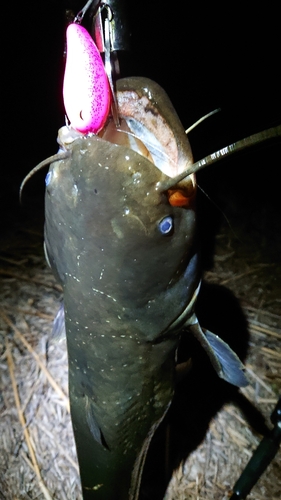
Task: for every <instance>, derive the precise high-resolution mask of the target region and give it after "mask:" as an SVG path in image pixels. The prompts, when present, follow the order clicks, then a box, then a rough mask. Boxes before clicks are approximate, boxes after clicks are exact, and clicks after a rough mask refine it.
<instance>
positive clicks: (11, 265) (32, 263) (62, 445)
mask: <svg viewBox="0 0 281 500" xmlns="http://www.w3.org/2000/svg"><path fill="white" fill-rule="evenodd" d="M0 250H1V252H0V267H1V270H0V274H1V283H2V285H1V290H0V296H1V315H0V327H1V330H0V370H1V381H0V384H1V385H0V387H1V393H0V394H1V395H0V415H1V419H0V498H2V499H5V500H15V499H17V500H25V499H34V500H35V499H40V500H41V499H48V500H49V499H54V500H81V490H80V484H79V476H78V466H77V461H76V454H75V445H74V440H73V435H72V428H71V422H70V416H69V404H68V398H67V390H68V389H67V353H66V345H65V341H62V342H61V343H57V342H55V341H54V340H53V339H52V338H51V324H52V320H53V318H54V315H55V314H56V311H57V308H58V304H59V300H60V298H61V293H60V289H59V287H58V286H57V284H56V283H55V280H54V278H53V277H52V275H51V273H50V271H49V269H48V268H47V266H46V264H45V262H44V257H43V252H42V236H41V234H40V233H36V232H32V231H29V232H28V233H27V232H23V231H18V232H17V233H14V234H13V235H10V236H9V237H8V238H7V239H6V240H5V241H3V242H2V245H1V249H0ZM216 255H217V258H216V260H215V265H214V268H213V269H212V271H211V272H209V273H208V274H207V276H206V277H207V279H208V280H209V281H213V282H215V283H218V284H221V283H224V284H227V287H229V288H230V289H232V291H233V292H234V293H235V295H236V296H237V297H239V298H240V300H241V304H242V306H243V310H244V313H245V314H246V316H247V319H248V322H249V332H250V343H249V353H248V357H247V362H246V366H247V370H248V374H249V378H250V381H251V383H250V385H249V387H247V388H245V389H243V390H242V391H241V392H242V393H243V394H244V395H245V396H246V397H247V398H248V399H249V400H250V401H251V402H252V403H253V404H254V405H255V406H256V407H258V408H259V409H260V411H261V412H262V413H263V415H264V416H265V417H268V416H269V415H270V413H271V411H272V410H273V408H274V405H275V403H276V400H277V398H278V395H279V394H280V393H281V354H280V339H281V317H280V314H279V311H280V294H279V289H278V287H279V286H280V283H279V280H278V279H276V277H278V275H280V272H281V270H280V265H279V266H277V265H274V264H272V263H268V262H254V263H253V264H252V263H251V261H250V260H249V259H248V260H247V258H246V257H245V256H244V255H243V256H242V257H241V256H240V255H239V250H238V251H237V250H236V248H234V247H233V242H232V239H231V237H230V236H229V234H228V233H227V231H226V232H225V234H223V235H221V236H220V237H219V239H218V245H217V250H216ZM260 439H261V436H260V435H257V433H256V432H255V431H254V430H253V428H252V427H251V426H250V424H249V423H248V422H247V421H246V420H245V417H244V415H243V414H242V412H241V410H239V408H237V407H235V406H234V405H232V404H231V403H229V402H228V403H227V404H225V405H224V406H223V407H222V409H221V410H220V411H219V412H218V413H217V414H216V415H215V417H214V418H213V419H212V420H211V422H210V425H209V429H208V431H207V434H206V435H205V438H204V441H203V442H202V443H201V444H200V445H199V447H198V448H197V449H196V450H195V451H193V452H192V453H191V454H190V455H189V457H188V458H187V460H186V461H185V462H184V463H182V464H181V466H180V467H179V468H178V469H177V470H176V471H175V472H174V475H173V477H172V480H171V482H170V484H169V487H168V490H167V493H166V496H165V499H166V500H219V499H220V500H223V499H224V500H226V499H227V498H228V494H229V491H230V490H231V487H232V486H233V484H234V483H235V481H236V479H237V478H238V477H239V475H240V472H241V471H242V469H243V467H244V466H245V464H246V463H247V461H248V460H249V458H250V456H251V454H252V451H253V450H254V449H255V447H256V446H257V444H258V443H259V441H260ZM280 458H281V456H280V452H279V454H278V455H277V457H276V458H275V460H274V461H273V462H272V463H271V465H270V467H269V468H268V470H267V473H266V474H265V475H263V476H262V478H261V479H260V481H259V483H258V484H257V485H256V486H255V488H254V489H253V491H252V493H251V494H250V495H249V499H255V500H260V499H263V500H265V499H269V498H270V499H271V500H277V499H280V496H281V467H280Z"/></svg>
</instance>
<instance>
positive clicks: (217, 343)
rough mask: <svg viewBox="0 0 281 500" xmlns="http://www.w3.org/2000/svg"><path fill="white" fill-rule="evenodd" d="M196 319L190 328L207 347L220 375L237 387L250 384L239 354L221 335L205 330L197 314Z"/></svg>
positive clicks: (205, 347)
mask: <svg viewBox="0 0 281 500" xmlns="http://www.w3.org/2000/svg"><path fill="white" fill-rule="evenodd" d="M194 320H195V321H194V323H193V324H191V325H189V329H190V331H191V333H192V334H193V335H194V337H196V338H197V340H198V341H199V342H200V344H201V345H202V347H203V348H204V349H205V351H206V353H207V354H208V356H209V358H210V361H211V363H212V365H213V367H214V369H215V370H216V372H217V374H218V376H219V377H220V378H222V379H224V380H226V381H227V382H229V383H230V384H232V385H236V386H237V387H245V386H246V385H248V383H249V381H248V379H247V377H246V375H245V373H244V369H245V367H244V365H243V363H242V362H241V361H240V359H239V358H238V356H237V354H235V352H234V351H233V350H232V349H231V348H230V347H229V345H228V344H227V343H226V342H224V341H223V340H222V339H221V338H220V337H218V336H217V335H215V334H214V333H212V332H210V331H209V330H204V331H203V330H202V328H201V326H200V325H199V322H198V319H197V318H196V316H195V315H194Z"/></svg>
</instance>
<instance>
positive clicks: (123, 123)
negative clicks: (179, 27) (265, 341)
mask: <svg viewBox="0 0 281 500" xmlns="http://www.w3.org/2000/svg"><path fill="white" fill-rule="evenodd" d="M117 101H118V114H119V121H120V123H119V125H116V123H114V121H113V119H112V118H111V117H109V118H108V119H107V121H106V122H105V123H104V124H103V125H102V129H101V130H99V131H97V133H96V134H93V133H88V132H87V133H81V132H78V131H75V130H73V129H72V128H71V127H69V126H66V127H63V128H62V129H60V131H59V137H58V142H59V144H60V151H59V153H58V154H57V155H54V156H53V157H51V158H49V159H47V160H45V161H44V162H42V163H41V164H40V165H39V168H41V167H42V166H44V165H46V164H47V163H50V164H51V166H50V170H49V172H48V174H47V178H46V196H45V251H46V256H47V260H48V262H49V264H50V266H51V268H52V270H53V272H54V274H55V275H56V277H57V279H58V281H59V282H60V284H61V285H62V287H63V293H64V310H65V327H66V337H67V350H68V361H69V395H70V407H71V418H72V424H73V430H74V436H75V441H76V447H77V455H78V461H79V467H80V475H81V482H82V490H83V497H84V499H85V500H90V499H97V500H137V499H138V497H139V489H140V482H141V476H142V470H143V466H144V462H145V458H146V454H147V450H148V447H149V444H150V441H151V438H152V436H153V434H154V432H155V430H156V428H157V427H158V425H159V423H160V422H161V421H162V420H163V418H164V416H165V415H166V413H167V411H168V409H169V407H170V404H171V401H172V398H173V394H174V390H175V379H176V369H177V349H178V347H179V343H180V339H181V336H182V335H186V334H187V332H188V331H189V332H191V333H192V334H193V335H195V336H196V337H197V339H198V340H199V341H200V342H201V344H202V346H203V347H204V348H205V349H206V351H207V353H208V355H209V357H210V360H211V362H212V364H213V366H214V368H215V369H216V371H217V373H218V374H219V376H221V377H222V378H224V379H225V380H227V381H228V382H230V383H232V384H234V385H237V386H244V385H246V384H247V379H246V376H245V374H244V372H243V365H242V363H241V362H240V361H239V359H238V357H237V356H236V354H235V353H233V351H232V350H231V349H230V347H229V346H228V345H227V344H226V343H225V342H223V341H222V340H221V339H219V337H217V336H216V335H214V334H213V333H211V332H209V331H208V330H206V331H203V330H202V329H201V327H200V325H199V323H198V320H197V317H196V315H195V312H194V306H195V303H196V298H197V296H198V293H199V288H200V280H201V272H200V266H199V260H198V248H197V241H196V207H195V198H196V181H195V176H194V172H195V171H196V170H197V169H199V168H202V166H204V165H207V164H208V162H213V161H217V159H219V158H220V157H222V156H223V153H222V152H221V154H219V152H218V153H216V154H215V155H211V156H210V158H209V159H208V158H207V159H205V160H202V161H201V163H200V162H199V163H197V164H193V158H192V153H191V149H190V145H189V142H188V139H187V137H186V134H185V131H184V129H183V127H182V125H181V123H180V121H179V118H178V116H177V114H176V112H175V110H174V108H173V106H172V104H171V102H170V100H169V98H168V96H167V95H166V93H165V92H164V90H163V89H162V88H161V87H160V86H159V85H157V84H156V83H155V82H153V81H151V80H149V79H146V78H138V77H132V78H126V79H120V80H118V81H117ZM262 134H263V135H261V134H257V135H256V136H252V138H250V143H251V144H252V143H253V142H258V141H260V140H265V139H268V138H271V137H274V136H280V135H281V127H277V128H276V129H270V131H266V132H265V133H262ZM248 142H249V141H248ZM241 144H242V143H237V145H234V146H231V147H229V149H228V150H227V148H225V149H224V154H229V153H230V152H231V151H234V150H235V149H239V147H240V146H241ZM245 145H247V140H246V143H243V147H245ZM37 168H38V167H37ZM35 170H36V169H35ZM28 177H29V176H28ZM24 182H25V181H24Z"/></svg>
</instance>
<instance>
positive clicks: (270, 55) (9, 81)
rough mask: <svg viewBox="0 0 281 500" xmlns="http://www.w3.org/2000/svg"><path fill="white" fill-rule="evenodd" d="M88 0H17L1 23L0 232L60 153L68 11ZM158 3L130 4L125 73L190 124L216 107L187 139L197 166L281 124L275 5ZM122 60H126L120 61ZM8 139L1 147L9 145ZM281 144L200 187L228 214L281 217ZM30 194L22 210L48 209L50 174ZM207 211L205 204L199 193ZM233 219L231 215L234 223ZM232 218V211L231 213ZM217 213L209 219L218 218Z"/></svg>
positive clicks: (220, 169) (211, 175)
mask: <svg viewBox="0 0 281 500" xmlns="http://www.w3.org/2000/svg"><path fill="white" fill-rule="evenodd" d="M83 4H84V0H83V1H77V0H65V1H55V0H46V1H45V2H43V1H41V2H37V1H36V2H35V1H34V0H33V1H30V2H24V3H20V2H15V3H12V4H11V6H9V7H7V8H5V12H3V16H2V30H1V33H2V51H1V52H2V56H1V59H2V65H1V66H2V72H1V74H2V78H1V80H2V98H1V107H2V110H1V117H2V147H3V149H2V162H1V183H0V196H1V197H0V208H1V225H2V226H6V227H7V226H8V227H10V225H11V223H12V221H13V220H14V216H13V214H14V213H16V216H15V218H16V220H18V213H21V214H22V213H23V212H22V210H21V211H20V212H18V209H19V205H18V188H19V184H20V182H21V180H22V179H23V177H24V176H25V175H26V174H27V172H28V171H29V170H31V169H32V168H33V167H34V166H35V165H36V164H37V163H38V162H40V161H41V160H43V159H44V158H46V157H48V156H49V155H51V154H53V153H55V152H56V151H57V144H56V136H57V130H58V128H59V127H60V126H61V125H63V124H64V109H63V103H62V78H63V59H62V53H63V47H64V33H65V16H64V13H65V9H66V8H72V9H73V10H74V12H78V11H79V10H80V9H81V7H82V6H83ZM271 5H272V4H271V3H267V4H264V5H263V10H260V9H258V8H257V6H256V5H254V4H252V3H251V2H246V3H245V2H244V4H243V8H242V7H241V6H239V4H236V3H235V4H234V3H227V4H224V9H223V10H222V9H221V7H219V5H218V3H217V4H216V3H215V4H214V3H211V2H209V3H208V4H207V3H206V2H199V1H197V2H187V1H184V0H181V1H179V2H174V3H170V4H167V2H162V1H159V0H151V1H149V2H140V1H127V12H128V20H129V22H130V24H131V30H132V44H131V47H132V51H131V53H130V54H128V55H126V57H125V59H124V62H122V63H121V71H122V73H123V76H126V75H130V74H131V75H142V76H147V77H150V78H152V79H154V80H156V81H157V82H158V83H159V84H161V85H162V86H163V88H164V89H165V90H166V91H167V93H168V95H169V96H170V98H171V100H172V102H173V104H174V106H175V109H176V110H177V112H178V114H179V116H180V118H181V120H182V122H183V125H184V127H186V128H187V127H188V126H190V125H191V124H192V123H193V122H195V121H196V120H197V119H198V118H200V117H201V116H202V115H204V114H206V113H208V112H209V111H211V110H213V109H215V108H217V107H220V108H221V112H220V113H218V114H217V115H215V116H214V117H212V118H210V119H209V120H207V121H206V122H205V123H204V124H202V125H200V126H199V127H198V128H197V129H196V130H194V131H193V132H192V133H191V134H190V142H191V145H192V149H193V152H194V156H195V159H196V160H198V159H200V158H202V157H203V156H205V155H206V154H209V153H212V152H213V151H215V150H217V149H219V148H221V147H223V146H225V145H227V144H230V143H232V142H234V141H236V140H238V139H240V138H243V137H245V136H247V135H250V134H252V133H255V132H258V131H260V130H263V129H265V128H268V127H272V126H275V125H278V124H280V123H281V105H280V88H281V77H280V42H279V38H280V26H279V23H278V19H279V13H278V12H277V7H276V8H273V7H272V6H271ZM122 61H123V59H122ZM3 135H4V140H3ZM279 155H280V141H279V143H278V141H275V142H274V143H273V144H270V145H263V146H262V147H257V148H254V149H253V150H251V151H247V153H245V154H239V155H238V156H235V158H234V159H231V160H229V161H225V162H222V163H221V164H217V165H216V166H212V167H210V168H209V169H208V170H206V171H204V172H202V173H201V174H200V175H199V176H198V183H199V185H200V186H201V187H202V188H203V189H204V190H205V191H206V192H207V193H208V195H209V196H210V198H212V200H213V201H214V202H215V203H217V204H218V205H219V206H220V208H221V209H222V210H226V212H227V210H228V207H230V208H229V210H230V212H231V213H232V212H233V213H234V214H235V213H236V212H237V211H238V212H239V214H240V215H241V214H242V213H243V214H244V215H243V216H244V217H246V216H247V213H249V212H252V210H253V207H256V208H257V207H260V206H263V207H264V209H263V210H267V208H268V209H269V211H270V214H271V215H270V217H272V216H275V215H276V217H278V214H279V215H280V187H279V177H278V176H279V170H280V162H279ZM45 174H46V170H45V171H44V172H43V173H42V174H41V175H40V174H38V175H37V176H36V178H35V179H34V180H32V181H31V182H30V183H29V185H28V187H27V188H26V191H25V194H24V200H23V202H24V203H23V210H28V209H30V210H34V206H35V203H37V202H39V204H40V203H41V205H42V200H43V193H44V182H43V179H44V176H45ZM203 198H204V199H203V201H202V206H204V204H205V203H207V206H208V210H207V211H209V210H211V211H212V210H213V209H212V208H211V207H210V202H209V201H207V202H206V197H205V196H203ZM231 213H230V216H231ZM228 215H229V214H228ZM212 216H213V215H212Z"/></svg>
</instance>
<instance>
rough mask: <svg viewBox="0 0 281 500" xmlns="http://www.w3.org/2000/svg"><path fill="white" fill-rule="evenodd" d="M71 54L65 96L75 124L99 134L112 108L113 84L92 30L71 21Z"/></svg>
mask: <svg viewBox="0 0 281 500" xmlns="http://www.w3.org/2000/svg"><path fill="white" fill-rule="evenodd" d="M66 40H67V56H66V66H65V73H64V82H63V99H64V106H65V110H66V113H67V116H68V118H69V120H70V123H71V126H72V128H74V129H75V130H78V131H79V132H82V133H84V134H87V133H88V132H93V133H94V134H96V133H97V132H99V130H101V128H102V127H103V125H104V123H105V121H106V119H107V116H108V113H109V108H110V96H111V94H110V88H109V83H108V79H107V76H106V73H105V69H104V65H103V61H102V58H101V56H100V53H99V51H98V49H97V47H96V45H95V43H94V41H93V39H92V38H91V36H90V35H89V33H88V31H87V30H86V29H85V28H83V26H80V25H78V24H70V25H69V26H68V28H67V31H66Z"/></svg>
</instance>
